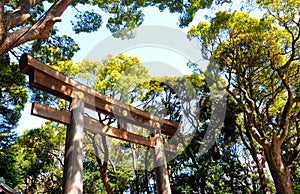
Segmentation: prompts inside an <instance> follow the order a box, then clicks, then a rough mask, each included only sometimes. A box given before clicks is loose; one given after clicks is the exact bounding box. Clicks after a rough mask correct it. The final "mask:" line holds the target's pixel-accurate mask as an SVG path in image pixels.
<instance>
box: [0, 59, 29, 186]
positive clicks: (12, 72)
mask: <svg viewBox="0 0 300 194" xmlns="http://www.w3.org/2000/svg"><path fill="white" fill-rule="evenodd" d="M0 101H1V104H0V171H1V177H3V178H4V179H5V180H6V183H7V184H9V185H10V186H12V187H14V186H16V185H18V184H19V183H20V180H21V179H20V176H19V175H18V165H17V163H16V161H17V159H16V158H17V153H16V150H15V149H13V148H11V147H10V146H11V144H13V143H14V142H15V141H16V139H17V136H16V133H15V131H14V128H15V127H16V126H17V124H18V121H19V119H20V117H21V111H22V110H23V108H24V106H25V103H26V101H27V90H26V81H25V77H24V76H23V75H22V74H21V73H20V72H19V71H18V66H17V64H14V63H11V62H10V59H9V56H8V55H4V56H1V57H0Z"/></svg>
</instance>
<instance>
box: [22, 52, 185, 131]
mask: <svg viewBox="0 0 300 194" xmlns="http://www.w3.org/2000/svg"><path fill="white" fill-rule="evenodd" d="M20 69H21V72H22V73H24V74H27V75H29V85H30V86H31V87H34V88H37V89H40V90H43V91H45V92H47V93H50V94H52V95H54V96H57V97H59V98H62V99H65V100H67V101H71V100H72V98H73V97H74V93H75V92H77V95H78V93H79V94H82V100H83V101H84V103H85V107H86V108H90V109H92V110H96V111H97V112H100V113H103V114H105V115H108V116H112V117H117V118H120V119H122V120H124V121H127V122H129V123H132V124H135V125H137V126H140V127H143V128H147V129H156V128H159V129H161V130H162V133H163V134H166V135H168V136H173V135H174V134H175V133H176V131H177V129H178V128H179V126H180V124H179V123H178V122H174V121H170V120H167V119H163V118H160V117H158V116H156V115H152V114H150V113H148V112H145V111H142V110H140V109H137V108H135V107H132V106H129V105H125V104H123V103H121V102H119V101H117V100H115V99H113V98H111V97H109V96H106V95H103V94H101V93H99V92H97V91H95V90H93V89H91V88H89V87H87V86H85V85H84V84H81V83H79V82H77V81H75V80H73V79H71V78H69V77H67V76H65V75H63V74H62V73H59V72H58V71H56V70H54V69H52V68H51V67H49V66H48V65H45V64H44V63H42V62H40V61H38V60H36V59H35V58H33V57H32V56H30V55H27V54H23V55H22V56H21V59H20Z"/></svg>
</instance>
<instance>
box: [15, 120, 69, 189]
mask: <svg viewBox="0 0 300 194" xmlns="http://www.w3.org/2000/svg"><path fill="white" fill-rule="evenodd" d="M64 144H65V127H63V126H61V125H58V124H54V123H51V122H46V123H45V124H44V125H42V126H41V127H40V128H36V129H31V130H28V131H25V132H24V134H22V135H21V136H20V137H19V139H18V141H17V143H16V144H15V145H14V148H15V149H16V150H18V151H17V152H18V158H17V159H18V164H19V167H20V169H21V170H22V171H21V172H22V176H23V186H22V187H21V189H22V191H24V192H26V193H36V192H38V191H39V192H46V193H61V191H62V175H63V161H62V160H63V154H64Z"/></svg>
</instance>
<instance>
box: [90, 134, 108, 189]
mask: <svg viewBox="0 0 300 194" xmlns="http://www.w3.org/2000/svg"><path fill="white" fill-rule="evenodd" d="M89 137H90V139H91V141H92V144H93V148H94V151H95V155H96V161H97V163H98V166H99V168H100V176H101V179H102V182H103V185H104V187H105V190H106V192H107V193H108V194H113V189H112V187H111V185H110V183H109V178H108V171H107V160H105V159H104V161H103V163H102V161H101V159H100V156H99V152H98V147H97V144H96V141H95V139H94V138H95V136H94V137H91V136H89ZM101 137H102V143H103V144H106V139H105V142H103V140H104V138H105V137H104V136H101ZM103 137H104V138H103ZM106 148H107V145H106ZM104 150H106V149H104ZM106 151H107V150H106ZM105 155H108V153H106V154H105ZM104 157H105V158H107V157H108V156H104Z"/></svg>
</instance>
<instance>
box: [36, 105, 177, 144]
mask: <svg viewBox="0 0 300 194" xmlns="http://www.w3.org/2000/svg"><path fill="white" fill-rule="evenodd" d="M31 114H32V115H34V116H39V117H42V118H44V119H49V120H51V121H55V122H58V123H62V124H65V125H69V124H70V123H71V120H70V118H71V112H70V111H68V110H57V109H54V108H50V107H48V106H45V105H42V104H38V103H33V104H32V109H31ZM84 130H85V131H88V132H91V133H94V134H101V135H106V136H109V137H113V138H117V139H120V140H124V141H129V142H132V143H136V144H140V145H143V146H147V147H155V141H154V140H153V139H152V138H147V137H144V136H141V135H138V134H135V133H132V132H129V131H126V130H122V129H117V128H114V127H111V126H107V125H105V124H103V123H100V122H99V121H97V120H95V119H92V118H90V117H87V116H84ZM171 147H172V148H170V149H174V148H173V146H171Z"/></svg>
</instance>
